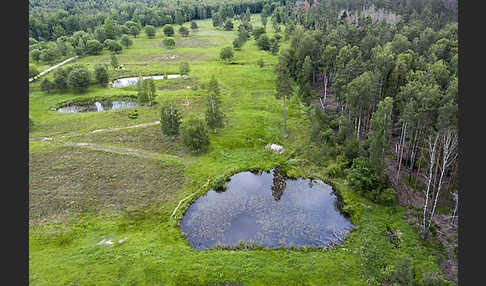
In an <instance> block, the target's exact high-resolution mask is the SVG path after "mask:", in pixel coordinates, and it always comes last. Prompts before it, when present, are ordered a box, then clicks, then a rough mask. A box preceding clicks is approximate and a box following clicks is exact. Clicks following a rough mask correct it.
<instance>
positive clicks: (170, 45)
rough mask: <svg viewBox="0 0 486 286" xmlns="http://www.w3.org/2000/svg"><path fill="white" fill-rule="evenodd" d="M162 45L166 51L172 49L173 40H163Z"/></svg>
mask: <svg viewBox="0 0 486 286" xmlns="http://www.w3.org/2000/svg"><path fill="white" fill-rule="evenodd" d="M162 43H163V44H164V46H165V47H166V48H167V49H173V48H174V47H175V40H174V39H173V38H165V39H163V40H162Z"/></svg>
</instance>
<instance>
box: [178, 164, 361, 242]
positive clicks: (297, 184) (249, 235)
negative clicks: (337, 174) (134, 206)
mask: <svg viewBox="0 0 486 286" xmlns="http://www.w3.org/2000/svg"><path fill="white" fill-rule="evenodd" d="M226 184H227V189H226V190H225V191H215V190H214V189H211V190H209V191H208V192H207V193H206V194H204V195H202V196H201V197H199V198H198V199H197V200H196V201H195V202H194V203H193V204H192V205H191V206H190V207H189V208H188V209H187V211H186V213H185V214H184V216H183V218H182V221H181V228H182V231H183V232H184V234H185V237H186V239H187V240H188V241H189V243H190V244H191V245H192V246H193V247H194V248H196V249H199V250H204V249H207V248H213V247H217V246H218V245H219V246H220V245H226V246H235V245H237V244H238V243H239V242H240V241H244V242H252V243H256V244H260V245H263V246H264V247H267V248H276V247H289V246H291V245H293V246H294V247H301V246H311V247H331V246H333V245H334V246H335V245H338V244H339V243H340V241H342V240H343V239H344V236H346V235H347V234H348V233H349V231H350V230H351V228H352V227H353V225H352V224H351V222H350V221H349V219H348V218H346V217H345V216H344V215H343V214H342V213H341V212H340V211H339V209H338V204H340V202H339V200H338V198H337V196H336V194H335V193H334V192H333V190H332V187H331V186H329V185H327V184H325V183H324V182H322V181H320V180H311V179H305V178H298V179H290V178H287V176H286V175H285V174H284V173H282V172H280V171H279V170H278V169H273V170H271V171H258V172H249V171H247V172H240V173H237V174H235V175H233V176H232V177H231V178H230V181H229V182H227V183H226Z"/></svg>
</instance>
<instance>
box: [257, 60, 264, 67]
mask: <svg viewBox="0 0 486 286" xmlns="http://www.w3.org/2000/svg"><path fill="white" fill-rule="evenodd" d="M257 64H258V66H259V67H261V68H263V67H264V66H265V62H264V61H263V58H262V59H259V60H258V62H257Z"/></svg>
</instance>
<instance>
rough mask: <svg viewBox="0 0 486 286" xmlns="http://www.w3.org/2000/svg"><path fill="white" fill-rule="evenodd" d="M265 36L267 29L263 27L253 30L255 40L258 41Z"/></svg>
mask: <svg viewBox="0 0 486 286" xmlns="http://www.w3.org/2000/svg"><path fill="white" fill-rule="evenodd" d="M263 34H265V28H264V27H263V26H260V27H257V28H255V29H253V38H254V39H255V40H258V38H260V36H261V35H263Z"/></svg>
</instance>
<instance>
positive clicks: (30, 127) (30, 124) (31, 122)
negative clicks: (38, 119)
mask: <svg viewBox="0 0 486 286" xmlns="http://www.w3.org/2000/svg"><path fill="white" fill-rule="evenodd" d="M34 124H35V122H34V119H33V118H32V117H30V115H29V130H31V129H32V128H34Z"/></svg>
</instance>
